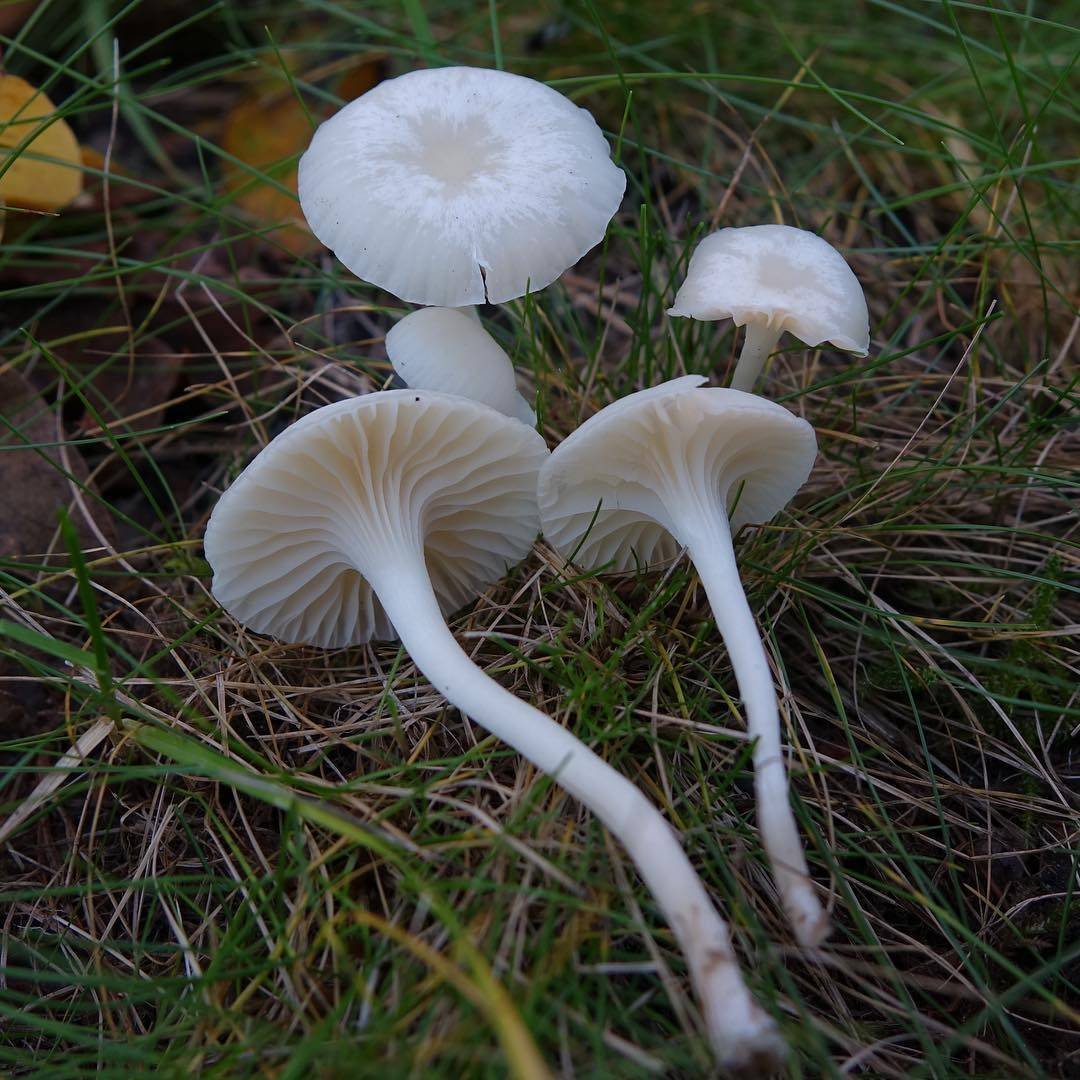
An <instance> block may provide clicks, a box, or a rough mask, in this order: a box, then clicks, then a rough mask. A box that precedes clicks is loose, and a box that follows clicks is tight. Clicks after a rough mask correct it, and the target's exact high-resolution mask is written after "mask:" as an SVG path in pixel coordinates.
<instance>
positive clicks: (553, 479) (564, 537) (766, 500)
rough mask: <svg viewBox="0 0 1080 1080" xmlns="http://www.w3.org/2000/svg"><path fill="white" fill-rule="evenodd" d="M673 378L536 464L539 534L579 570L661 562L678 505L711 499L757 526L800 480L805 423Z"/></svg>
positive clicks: (764, 404) (763, 404) (604, 415)
mask: <svg viewBox="0 0 1080 1080" xmlns="http://www.w3.org/2000/svg"><path fill="white" fill-rule="evenodd" d="M705 381H706V379H705V377H704V376H701V375H688V376H686V377H684V378H681V379H673V380H672V381H671V382H666V383H663V384H661V385H660V386H654V387H652V388H651V389H649V390H642V391H640V392H639V393H636V394H630V395H629V396H627V397H625V398H623V399H621V400H620V401H617V402H615V403H614V404H613V405H609V406H608V407H607V408H606V409H602V410H601V411H600V412H598V413H597V414H596V415H595V416H592V417H590V418H589V419H588V420H586V421H585V423H584V424H582V425H581V427H580V428H578V430H577V431H575V432H574V433H573V434H572V435H571V436H570V437H569V438H567V439H566V440H565V441H564V442H562V443H561V444H560V445H559V446H558V447H557V448H556V449H555V451H554V453H553V454H552V455H551V457H550V458H548V460H547V461H546V462H545V464H544V466H543V468H542V469H541V470H540V481H539V484H538V493H539V502H540V525H541V529H542V530H543V533H544V536H545V538H546V539H547V540H548V542H549V543H551V544H552V545H553V546H554V547H555V548H557V549H558V550H559V551H560V552H561V553H562V554H563V555H564V556H566V557H567V558H569V557H571V556H573V558H574V561H575V562H576V563H578V565H580V566H583V567H585V568H588V569H592V568H596V567H600V566H606V567H609V568H610V569H611V570H613V571H625V570H632V569H635V568H637V567H645V566H654V565H657V564H659V563H664V562H669V561H670V560H672V559H673V558H675V556H676V555H678V553H679V550H680V548H681V547H682V544H681V543H680V542H679V541H678V540H677V539H676V538H675V536H674V535H673V532H674V531H675V530H676V522H677V521H678V520H679V517H680V514H681V513H682V512H684V511H685V508H686V507H687V506H691V505H692V506H696V507H700V505H701V504H702V502H705V503H706V504H709V503H715V507H716V512H718V513H720V512H723V510H725V509H726V510H727V512H728V514H729V516H730V519H731V525H732V528H733V529H737V528H738V527H739V526H740V525H744V524H756V523H760V522H763V521H768V520H769V518H771V517H773V516H774V515H775V514H776V513H778V512H779V511H780V510H781V509H782V508H783V507H784V506H786V505H787V503H788V502H789V501H790V500H791V498H792V496H793V495H794V494H795V492H796V491H798V490H799V488H800V487H801V486H802V485H803V483H804V482H805V481H806V478H807V476H809V475H810V469H811V467H812V465H813V463H814V458H815V456H816V454H817V440H816V438H815V437H814V429H813V428H812V427H811V426H810V425H809V424H808V423H807V422H806V421H805V420H802V419H800V418H799V417H797V416H795V415H793V414H792V413H790V412H788V410H787V409H785V408H784V407H783V406H781V405H777V404H776V403H775V402H772V401H768V400H766V399H765V398H762V397H758V396H757V395H756V394H747V393H744V392H743V391H741V390H728V389H721V388H719V387H702V385H701V384H702V383H704V382H705Z"/></svg>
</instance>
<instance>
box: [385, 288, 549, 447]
mask: <svg viewBox="0 0 1080 1080" xmlns="http://www.w3.org/2000/svg"><path fill="white" fill-rule="evenodd" d="M465 310H475V309H465ZM465 310H459V309H455V308H420V310H419V311H413V312H411V313H410V314H408V315H406V316H405V317H404V318H403V319H401V320H399V321H398V322H397V323H396V324H395V325H394V326H393V327H392V328H391V329H390V331H389V333H387V335H386V355H387V356H389V357H390V363H391V364H393V366H394V370H395V371H396V372H397V373H398V375H399V376H400V377H401V379H402V380H403V381H404V382H405V384H406V385H408V386H411V387H413V388H414V389H420V390H439V391H441V392H442V393H444V394H458V395H460V396H461V397H469V398H472V399H473V401H479V402H482V403H483V404H484V405H490V406H491V408H493V409H498V411H499V412H501V413H503V414H504V415H506V416H513V417H514V418H515V419H517V420H520V421H521V422H522V423H524V424H528V425H529V427H533V426H534V425H535V424H536V413H534V412H533V410H532V409H531V408H530V407H529V403H528V402H527V401H526V400H525V399H524V398H523V397H522V396H521V394H519V393H518V389H517V383H516V382H515V380H514V365H513V364H511V363H510V357H509V356H507V355H506V353H504V352H503V351H502V349H501V348H500V347H499V344H498V342H497V341H496V340H495V339H494V338H493V337H492V336H491V335H490V334H489V333H488V332H487V331H486V330H485V329H484V328H483V326H482V325H481V324H480V320H479V319H477V318H474V317H472V316H470V315H468V314H466V313H465Z"/></svg>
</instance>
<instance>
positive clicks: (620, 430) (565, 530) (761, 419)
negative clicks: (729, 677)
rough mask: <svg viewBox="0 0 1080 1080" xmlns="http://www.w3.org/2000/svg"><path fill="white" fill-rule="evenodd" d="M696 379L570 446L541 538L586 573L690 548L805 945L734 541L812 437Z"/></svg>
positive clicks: (807, 921)
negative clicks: (734, 686) (734, 685)
mask: <svg viewBox="0 0 1080 1080" xmlns="http://www.w3.org/2000/svg"><path fill="white" fill-rule="evenodd" d="M705 381H706V380H705V377H704V376H700V375H688V376H686V377H684V378H681V379H675V380H673V381H671V382H668V383H664V384H663V385H661V386H657V387H654V388H652V389H651V390H644V391H642V392H640V393H637V394H630V395H629V396H628V397H625V398H623V399H622V400H621V401H618V402H616V403H615V404H614V405H609V406H608V407H607V408H606V409H603V410H601V411H600V412H599V413H597V414H596V415H595V416H593V417H591V418H590V419H589V420H587V421H586V422H585V423H584V424H582V426H581V427H580V428H579V429H578V430H577V431H575V432H574V433H573V434H572V435H571V436H570V437H569V438H567V439H566V440H565V441H564V442H563V443H562V444H561V445H560V446H559V447H558V448H557V449H556V450H555V452H554V453H553V454H552V455H551V457H550V458H549V459H548V460H547V462H546V463H545V464H544V467H543V468H542V469H541V471H540V482H539V488H538V491H539V501H540V520H541V527H542V529H543V532H544V536H545V537H546V538H547V540H548V541H549V542H550V543H551V544H552V545H553V546H554V547H556V548H557V549H558V550H559V551H560V552H562V553H563V554H564V555H565V556H567V557H570V556H573V558H574V560H575V561H576V562H577V563H578V564H579V565H580V566H582V567H584V568H586V569H610V570H613V571H626V570H632V569H634V568H636V567H639V566H649V565H655V564H656V563H660V562H665V561H669V560H670V559H672V558H673V557H674V556H675V555H676V554H677V553H678V552H679V550H680V549H681V548H684V547H685V548H686V550H687V552H688V553H689V555H690V558H691V560H692V561H693V563H694V566H695V567H696V568H697V571H698V574H699V576H700V577H701V583H702V585H704V587H705V592H706V595H707V596H708V598H709V603H710V604H711V605H712V610H713V615H714V616H715V618H716V625H717V628H718V629H719V631H720V634H721V636H722V637H723V639H724V643H725V644H726V646H727V649H728V654H729V655H730V657H731V663H732V667H733V668H734V670H735V678H736V680H737V682H738V684H739V692H740V693H741V694H742V699H743V705H744V707H745V709H746V719H747V728H748V730H749V733H750V735H751V736H752V737H753V738H754V740H755V741H754V783H755V792H756V802H757V814H758V822H759V827H760V830H761V837H762V843H763V845H764V847H765V851H766V853H767V855H768V857H769V862H770V865H771V867H772V873H773V877H774V879H775V880H776V884H777V888H778V891H779V893H780V896H781V899H782V901H783V904H784V907H785V910H786V912H787V915H788V918H789V919H790V920H791V923H792V926H793V928H794V930H795V934H796V937H797V938H798V940H799V942H800V943H801V944H804V945H816V944H818V943H819V942H820V941H821V940H822V939H823V938H824V937H825V936H826V935H827V934H828V931H829V926H828V920H827V918H826V915H825V913H824V911H823V910H822V907H821V904H820V902H819V900H818V898H817V894H816V893H815V891H814V885H813V883H812V881H811V880H810V875H809V871H808V869H807V865H806V857H805V855H804V854H803V849H802V844H801V843H800V840H799V835H798V830H797V828H796V825H795V819H794V816H793V814H792V811H791V804H790V801H789V796H788V788H787V775H786V771H785V768H784V758H783V752H782V750H781V746H780V715H779V711H778V708H777V701H776V689H775V687H774V686H773V680H772V673H771V671H770V669H769V661H768V658H767V656H766V654H765V649H764V647H763V646H762V644H761V638H760V636H759V633H758V629H757V626H756V624H755V622H754V616H753V614H752V613H751V611H750V607H749V605H748V604H747V602H746V596H745V594H744V593H743V589H742V584H741V582H740V581H739V570H738V567H737V565H736V563H735V553H734V550H733V548H732V543H731V535H732V529H737V528H738V527H739V526H740V525H743V524H755V523H760V522H765V521H768V520H769V519H770V518H771V517H773V516H774V515H775V514H776V513H778V512H779V511H780V510H781V509H782V508H783V507H784V506H785V505H786V504H787V503H788V501H789V500H790V499H791V498H792V496H793V495H794V494H795V492H796V491H798V489H799V488H800V487H801V486H802V484H803V482H804V481H805V480H806V478H807V476H808V475H809V473H810V468H811V466H812V465H813V463H814V457H815V455H816V452H817V441H816V439H815V438H814V431H813V428H811V427H810V425H809V424H808V423H807V422H806V421H805V420H801V419H799V418H798V417H796V416H794V415H792V414H791V413H790V412H788V411H787V409H785V408H782V407H781V406H780V405H777V404H775V403H773V402H771V401H767V400H766V399H764V398H760V397H756V396H755V395H753V394H746V393H743V392H742V391H741V390H723V389H718V388H708V389H705V388H702V386H701V384H702V383H704V382H705Z"/></svg>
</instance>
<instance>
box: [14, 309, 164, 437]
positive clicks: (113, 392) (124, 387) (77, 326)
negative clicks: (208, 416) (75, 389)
mask: <svg viewBox="0 0 1080 1080" xmlns="http://www.w3.org/2000/svg"><path fill="white" fill-rule="evenodd" d="M96 318H97V313H96V312H94V311H92V310H89V309H88V308H87V307H85V306H79V307H76V308H75V310H72V309H71V308H70V307H69V308H67V309H65V310H64V312H63V313H62V314H59V315H56V316H52V317H48V318H46V319H45V320H44V321H43V322H42V324H41V328H40V333H39V336H40V338H41V340H42V344H43V346H44V347H45V348H46V349H47V350H48V351H49V352H50V353H51V354H52V355H53V357H54V359H55V360H57V361H59V362H60V363H61V364H62V365H63V368H64V369H65V370H66V374H67V376H68V379H69V381H70V382H76V381H77V382H78V383H79V384H80V386H81V390H82V393H83V394H84V395H85V396H86V398H87V400H88V402H89V406H90V408H88V409H87V411H86V414H85V415H84V416H83V417H82V418H81V419H80V420H79V427H80V429H82V430H84V431H91V432H92V431H98V430H100V427H101V426H107V427H113V426H126V427H129V428H131V430H133V431H149V430H150V429H151V428H155V427H158V426H159V425H160V424H161V422H162V419H163V418H164V414H165V407H166V405H167V403H168V402H169V401H170V399H171V398H172V396H173V394H174V392H175V391H176V386H177V383H178V382H179V379H180V372H181V369H182V368H183V366H184V360H185V355H184V354H182V353H178V352H176V351H174V350H173V349H171V348H170V347H169V346H168V345H167V344H166V343H165V342H163V341H162V340H161V339H160V338H156V337H146V338H141V339H139V340H137V341H135V342H134V345H133V347H132V346H131V343H129V341H128V335H127V332H126V331H125V330H124V329H123V328H122V327H113V326H108V327H96V326H95V325H94V322H95V320H96ZM31 380H32V381H33V383H34V385H35V386H36V387H37V389H38V390H40V391H43V392H44V391H46V389H47V388H48V387H49V386H51V385H53V383H54V382H55V375H54V372H53V370H52V367H51V365H41V366H39V367H38V368H37V369H36V370H35V374H34V375H32V376H31ZM94 413H97V414H98V415H99V416H100V417H101V424H100V425H99V423H98V420H97V419H96V417H95V415H94ZM69 418H70V413H69Z"/></svg>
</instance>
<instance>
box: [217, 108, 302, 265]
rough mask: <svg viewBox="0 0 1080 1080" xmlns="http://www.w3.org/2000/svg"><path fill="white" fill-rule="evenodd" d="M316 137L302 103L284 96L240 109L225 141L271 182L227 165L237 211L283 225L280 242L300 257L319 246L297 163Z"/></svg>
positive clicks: (223, 144)
mask: <svg viewBox="0 0 1080 1080" xmlns="http://www.w3.org/2000/svg"><path fill="white" fill-rule="evenodd" d="M311 132H312V127H311V121H310V120H309V119H308V117H307V114H306V113H305V112H304V110H303V109H302V108H301V107H300V104H299V102H298V101H297V100H296V98H295V97H293V96H292V94H288V93H284V94H283V93H280V92H279V93H278V94H277V95H276V97H275V98H272V99H270V100H267V99H266V98H264V97H258V98H248V99H247V100H246V101H242V102H241V103H240V104H239V105H237V106H235V108H233V109H232V111H231V112H230V113H229V115H228V117H227V118H226V120H225V130H224V132H223V133H222V139H221V147H222V149H223V150H225V151H226V152H227V153H229V154H232V156H233V157H235V158H239V160H240V161H242V162H244V164H246V165H250V166H251V168H252V170H257V171H258V172H259V173H262V174H263V175H264V176H265V177H266V179H265V180H264V179H263V177H261V176H258V175H257V174H256V173H255V172H253V171H248V170H247V169H242V168H240V167H238V166H236V165H233V164H231V163H230V164H229V165H228V166H226V169H225V186H226V187H227V189H228V190H229V191H230V192H232V193H233V194H234V195H235V196H236V199H235V204H236V206H237V207H238V208H239V209H240V210H242V211H243V212H244V213H245V214H247V215H248V216H249V217H250V218H252V219H253V220H254V221H256V222H258V223H259V224H264V225H281V226H282V227H281V228H280V229H278V230H277V231H276V232H275V234H274V239H275V240H276V241H277V243H279V244H281V245H282V246H283V247H285V248H286V249H287V250H289V251H291V252H292V253H293V254H294V255H303V254H305V253H306V252H308V251H311V250H312V249H313V248H314V247H315V243H316V241H315V237H314V236H312V235H311V232H310V231H309V230H308V227H307V224H306V222H305V221H304V216H303V214H302V213H301V212H300V203H299V202H298V201H297V198H296V162H297V158H298V156H299V155H300V153H301V152H302V151H303V150H304V148H305V147H306V146H307V144H308V143H309V142H310V141H311ZM275 182H276V183H275ZM278 185H280V186H278ZM282 188H286V189H287V191H282V190H281V189H282ZM290 192H291V194H289V193H290Z"/></svg>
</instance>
